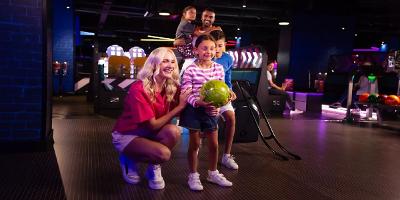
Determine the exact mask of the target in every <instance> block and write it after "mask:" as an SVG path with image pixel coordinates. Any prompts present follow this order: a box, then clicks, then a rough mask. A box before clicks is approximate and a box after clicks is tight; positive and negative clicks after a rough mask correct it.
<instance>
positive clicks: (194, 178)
mask: <svg viewBox="0 0 400 200" xmlns="http://www.w3.org/2000/svg"><path fill="white" fill-rule="evenodd" d="M188 184H189V188H190V189H191V190H196V191H200V190H203V185H202V184H201V182H200V174H199V173H197V172H195V173H190V174H189V180H188Z"/></svg>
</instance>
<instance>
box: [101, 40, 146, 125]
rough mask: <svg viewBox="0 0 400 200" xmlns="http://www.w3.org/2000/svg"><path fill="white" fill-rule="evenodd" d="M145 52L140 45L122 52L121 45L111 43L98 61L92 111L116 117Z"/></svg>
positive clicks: (141, 63)
mask: <svg viewBox="0 0 400 200" xmlns="http://www.w3.org/2000/svg"><path fill="white" fill-rule="evenodd" d="M145 60H146V54H145V52H144V50H143V49H142V48H140V47H132V48H131V49H130V50H129V51H128V52H124V50H123V49H122V47H120V46H118V45H111V46H109V47H108V48H107V57H104V58H101V59H100V60H99V62H98V75H99V81H98V82H97V83H95V84H96V86H95V88H96V92H95V101H94V111H95V112H96V113H98V114H102V115H106V116H110V117H117V116H119V115H120V113H121V111H122V109H123V100H124V98H125V96H126V94H127V92H128V90H129V86H130V85H131V84H132V83H133V82H134V81H135V79H136V75H137V71H138V70H139V69H140V68H141V66H143V64H144V61H145Z"/></svg>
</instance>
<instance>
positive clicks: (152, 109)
mask: <svg viewBox="0 0 400 200" xmlns="http://www.w3.org/2000/svg"><path fill="white" fill-rule="evenodd" d="M178 83H179V69H178V65H177V61H176V57H175V55H174V53H173V52H172V50H170V49H168V48H164V47H160V48H157V49H155V50H154V51H153V52H151V54H150V55H149V57H148V58H147V60H146V62H145V63H144V66H143V68H142V70H141V71H139V74H138V80H137V81H136V82H134V83H133V84H132V85H131V87H130V89H129V92H128V94H127V96H126V98H125V102H124V110H123V112H122V114H121V116H120V117H119V118H118V120H117V122H116V124H115V126H114V129H113V133H112V136H113V144H114V146H115V148H116V150H117V151H118V152H119V153H120V162H121V167H122V171H123V178H124V180H125V181H126V182H128V183H130V184H136V183H138V182H139V181H140V176H139V173H138V171H137V170H138V169H137V167H136V163H137V162H146V163H149V165H148V168H147V171H146V177H147V179H148V184H149V187H150V188H152V189H163V188H164V187H165V182H164V179H163V177H162V175H161V166H160V164H161V163H163V162H166V161H168V160H169V159H170V157H171V149H172V148H173V147H174V146H175V144H176V142H177V141H178V139H179V136H180V131H179V129H178V127H177V126H176V125H173V124H170V121H171V119H172V118H173V117H175V116H176V115H177V114H179V113H180V112H181V111H182V110H183V109H184V108H185V106H186V101H187V98H188V95H189V94H190V92H191V91H190V90H186V91H182V92H181V94H180V95H179V96H178V95H176V94H177V89H178V87H179V85H178Z"/></svg>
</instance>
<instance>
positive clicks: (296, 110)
mask: <svg viewBox="0 0 400 200" xmlns="http://www.w3.org/2000/svg"><path fill="white" fill-rule="evenodd" d="M301 113H303V111H302V110H298V109H294V110H291V111H290V114H291V115H292V114H301Z"/></svg>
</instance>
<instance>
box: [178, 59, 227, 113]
mask: <svg viewBox="0 0 400 200" xmlns="http://www.w3.org/2000/svg"><path fill="white" fill-rule="evenodd" d="M210 80H220V81H224V67H223V66H222V65H220V64H218V63H215V62H213V64H212V65H211V68H208V69H203V68H200V67H198V66H197V65H196V63H195V62H193V64H191V65H189V66H188V67H187V68H186V70H185V71H184V73H183V76H182V84H181V91H184V90H185V89H187V88H191V89H192V93H191V94H190V95H189V97H188V100H187V101H188V103H190V104H191V105H192V106H193V107H195V102H196V101H197V100H199V99H200V89H201V86H203V84H204V83H206V82H207V81H210Z"/></svg>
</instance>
